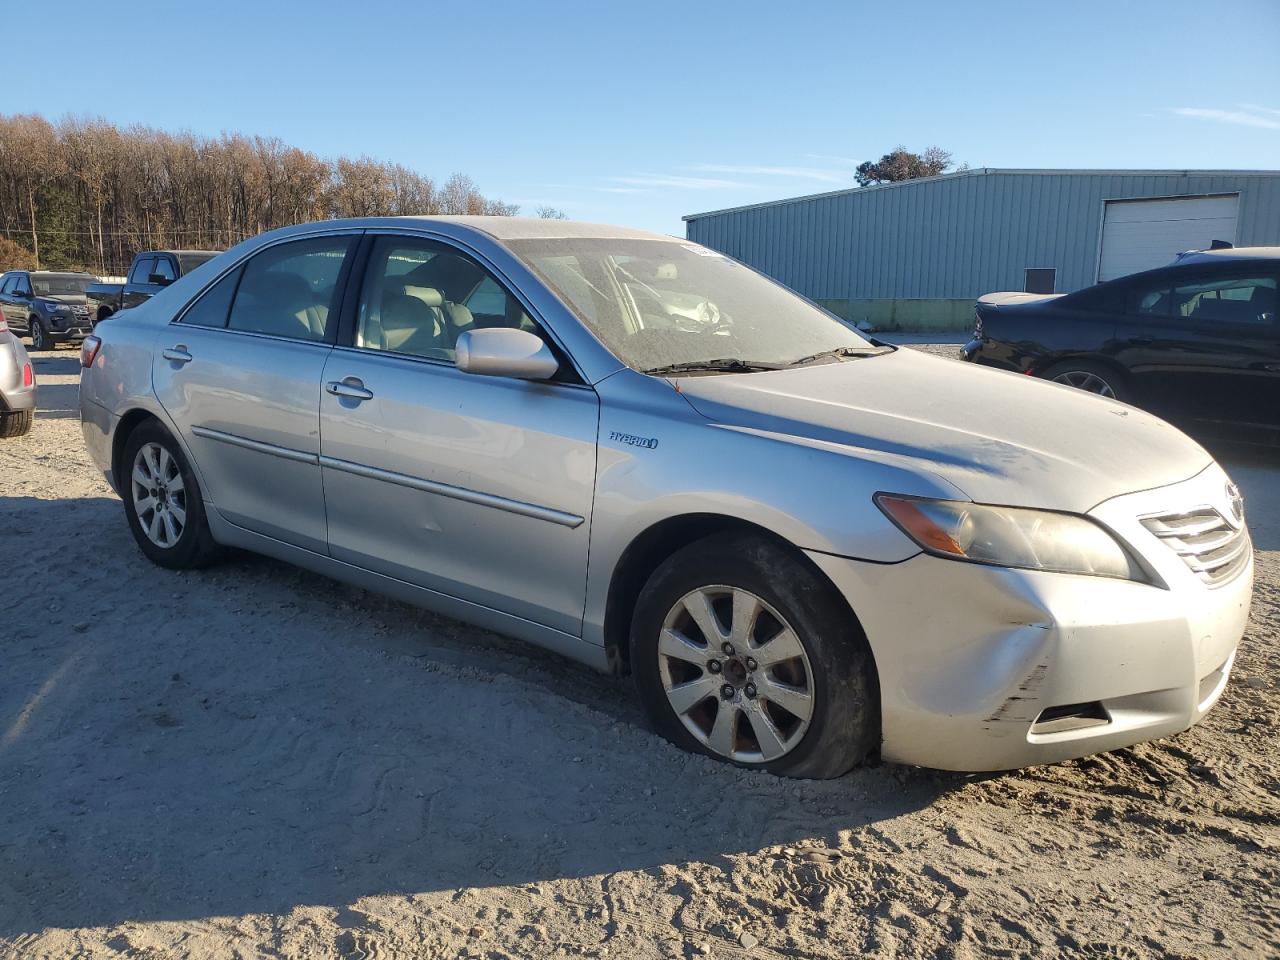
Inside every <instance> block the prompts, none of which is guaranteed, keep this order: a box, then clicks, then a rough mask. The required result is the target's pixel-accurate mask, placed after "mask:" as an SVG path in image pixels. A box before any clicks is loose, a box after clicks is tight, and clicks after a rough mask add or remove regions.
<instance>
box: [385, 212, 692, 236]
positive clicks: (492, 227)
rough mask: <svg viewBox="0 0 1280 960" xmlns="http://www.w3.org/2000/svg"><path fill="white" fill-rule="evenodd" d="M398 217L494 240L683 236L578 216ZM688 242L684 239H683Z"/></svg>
mask: <svg viewBox="0 0 1280 960" xmlns="http://www.w3.org/2000/svg"><path fill="white" fill-rule="evenodd" d="M394 219H395V220H397V221H401V222H403V221H405V220H418V221H421V222H423V223H452V224H457V225H458V226H461V227H470V228H471V229H473V230H479V231H481V232H483V233H487V234H488V235H489V236H491V237H493V238H494V239H495V240H560V239H571V238H572V239H631V240H671V241H675V240H682V239H683V238H681V237H673V236H669V235H666V234H661V233H651V232H649V231H648V230H635V229H632V228H631V227H615V226H610V225H609V224H604V223H583V222H581V221H578V220H553V219H543V218H541V217H492V216H432V217H396V218H394ZM686 242H687V241H686Z"/></svg>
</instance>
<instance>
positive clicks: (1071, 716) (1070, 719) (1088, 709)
mask: <svg viewBox="0 0 1280 960" xmlns="http://www.w3.org/2000/svg"><path fill="white" fill-rule="evenodd" d="M1110 722H1111V715H1110V714H1109V713H1107V708H1106V707H1104V706H1103V705H1102V702H1101V701H1099V700H1092V701H1090V702H1089V703H1064V704H1062V705H1061V706H1057V707H1049V708H1048V709H1047V710H1043V711H1041V713H1040V716H1039V717H1037V718H1036V722H1035V723H1033V724H1032V725H1031V732H1032V733H1066V732H1068V731H1070V730H1084V729H1086V728H1088V727H1100V726H1105V725H1106V724H1108V723H1110Z"/></svg>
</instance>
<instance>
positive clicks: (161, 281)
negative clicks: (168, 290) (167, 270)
mask: <svg viewBox="0 0 1280 960" xmlns="http://www.w3.org/2000/svg"><path fill="white" fill-rule="evenodd" d="M147 283H154V284H155V285H156V286H159V287H167V286H168V285H169V284H171V283H173V281H172V280H170V279H169V278H168V277H166V276H165V275H164V274H163V273H152V274H149V275H148V276H147Z"/></svg>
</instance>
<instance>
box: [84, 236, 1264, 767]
mask: <svg viewBox="0 0 1280 960" xmlns="http://www.w3.org/2000/svg"><path fill="white" fill-rule="evenodd" d="M82 361H83V364H84V370H83V375H82V380H81V393H80V397H81V416H82V420H83V429H84V436H85V439H86V442H87V443H88V447H89V450H90V451H91V452H92V455H93V457H94V458H95V460H96V461H97V463H98V464H99V465H100V467H101V469H102V471H103V473H104V474H105V476H106V477H107V479H108V480H109V481H110V482H111V484H112V485H113V486H114V488H115V489H116V490H117V491H118V492H119V494H120V495H121V498H122V499H123V501H124V509H125V514H126V516H127V518H128V522H129V525H130V527H131V529H132V531H133V534H134V537H135V539H136V540H137V543H138V545H139V547H140V548H141V550H142V551H143V552H144V553H145V554H146V555H147V556H148V557H149V558H150V559H151V560H153V561H154V562H156V563H158V564H161V565H163V566H167V567H193V566H199V565H201V564H205V563H207V562H209V561H210V560H211V559H213V558H214V557H215V556H217V554H218V551H219V548H220V547H221V546H234V547H239V548H243V549H248V550H253V551H257V552H259V553H263V554H267V555H270V556H273V557H277V558H281V559H283V560H287V561H290V562H292V563H296V564H298V565H300V566H303V567H307V568H310V569H312V570H316V571H320V572H321V573H324V574H328V575H330V576H333V577H336V578H340V579H343V580H347V581H350V582H352V583H355V584H359V585H361V586H364V587H367V588H369V589H372V590H379V591H384V592H386V593H389V594H393V595H395V596H398V597H400V598H403V599H404V600H407V601H409V602H412V603H417V604H421V605H423V606H426V607H430V608H432V609H434V610H437V611H441V612H443V613H446V614H449V615H452V616H455V617H458V618H460V619H464V620H468V621H471V622H473V623H477V624H480V625H482V626H485V627H488V628H490V629H493V630H496V631H500V632H503V633H507V634H511V635H515V636H518V637H522V638H524V639H527V640H529V641H532V642H534V643H538V644H541V645H543V646H546V647H549V648H551V649H553V650H557V651H560V652H561V653H564V654H566V655H568V656H570V657H573V658H575V659H578V660H581V661H584V662H586V663H588V664H591V665H593V666H595V667H598V668H599V669H601V670H608V671H616V672H629V673H631V674H632V675H633V676H634V678H635V680H636V683H637V686H638V688H639V694H640V697H641V698H642V699H643V701H644V703H645V705H646V707H647V708H648V710H649V712H650V714H651V716H652V718H653V721H654V723H655V725H656V726H657V728H658V729H659V730H660V731H661V732H662V733H663V734H664V735H666V736H667V737H669V738H670V739H671V740H672V741H674V742H675V743H677V744H679V745H681V746H684V747H686V748H688V749H690V750H696V751H702V752H704V753H707V754H710V755H712V756H715V757H718V758H721V759H724V760H727V761H731V762H734V763H737V764H741V765H743V766H747V767H760V768H764V769H767V770H770V771H774V772H776V773H780V774H787V775H791V776H800V777H831V776H837V775H839V774H841V773H843V772H844V771H846V770H848V769H849V768H850V767H851V766H853V765H855V764H857V763H858V762H860V761H862V760H863V759H865V758H866V757H868V756H869V755H872V754H877V753H878V754H880V755H882V756H883V757H885V758H886V759H890V760H896V761H901V762H905V763H914V764H921V765H926V766H933V767H942V768H950V769H962V770H991V769H1002V768H1009V767H1016V766H1021V765H1025V764H1034V763H1043V762H1049V761H1056V760H1061V759H1064V758H1068V757H1077V756H1082V755H1085V754H1088V753H1092V752H1096V751H1100V750H1108V749H1113V748H1116V747H1120V746H1124V745H1128V744H1132V743H1135V742H1138V741H1141V740H1146V739H1150V738H1152V737H1158V736H1164V735H1168V734H1173V733H1177V732H1179V731H1181V730H1184V729H1186V728H1187V727H1189V726H1191V725H1192V724H1193V723H1195V722H1197V721H1198V720H1199V719H1200V718H1201V717H1203V716H1204V715H1205V713H1206V712H1207V711H1208V710H1209V709H1210V707H1212V705H1213V704H1214V703H1215V702H1216V700H1217V698H1218V696H1219V695H1220V694H1221V692H1222V689H1223V686H1224V685H1225V683H1226V681H1227V676H1228V674H1229V672H1230V669H1231V664H1232V660H1233V657H1234V655H1235V650H1236V645H1237V643H1238V641H1239V639H1240V637H1241V634H1242V631H1243V629H1244V624H1245V620H1246V617H1247V614H1248V608H1249V601H1250V594H1251V589H1252V573H1253V568H1252V562H1253V561H1252V551H1251V549H1250V543H1249V536H1248V533H1247V531H1246V528H1245V524H1244V514H1243V507H1242V505H1241V502H1240V498H1239V495H1238V494H1237V493H1236V491H1235V488H1234V487H1233V486H1232V485H1231V483H1230V482H1229V480H1228V478H1227V477H1226V475H1225V474H1224V473H1223V471H1222V470H1221V469H1220V468H1219V467H1218V465H1217V464H1216V463H1215V462H1214V461H1213V459H1212V458H1211V457H1210V456H1209V455H1208V454H1207V453H1205V451H1204V450H1202V449H1201V448H1200V447H1199V446H1197V445H1196V444H1195V443H1194V442H1192V441H1191V440H1190V439H1188V438H1187V437H1186V436H1184V435H1183V434H1181V433H1179V432H1178V431H1177V430H1175V429H1173V428H1172V427H1170V426H1168V425H1167V424H1165V423H1164V422H1162V421H1160V420H1158V419H1156V418H1154V417H1152V416H1150V415H1148V414H1145V413H1143V412H1141V411H1139V410H1136V409H1133V408H1132V407H1128V406H1124V405H1122V404H1119V403H1115V402H1112V401H1107V400H1102V399H1100V398H1097V397H1092V396H1088V395H1085V394H1082V393H1080V392H1078V391H1075V390H1071V389H1069V388H1066V387H1061V386H1057V385H1054V384H1049V383H1045V382H1041V381H1036V380H1031V379H1030V378H1026V377H1020V376H1017V375H1015V374H1005V373H1000V372H995V371H989V370H980V369H976V368H974V367H972V366H969V365H967V364H957V363H953V362H951V361H948V360H942V359H937V358H933V357H928V356H925V355H922V354H920V353H916V352H913V351H909V350H898V349H895V348H893V347H891V346H887V345H883V344H879V343H876V342H873V341H868V340H866V339H864V338H863V337H862V336H860V335H859V334H858V333H857V331H855V330H853V329H851V328H850V327H849V326H848V325H846V324H845V323H843V322H841V321H840V320H838V319H836V318H834V317H832V316H831V315H830V314H828V313H826V312H824V311H822V310H821V309H819V308H817V307H816V306H814V305H813V304H811V303H809V302H808V301H805V300H802V299H801V298H799V297H797V296H795V295H794V294H792V293H790V292H789V291H787V290H786V289H784V288H782V287H780V286H778V285H777V284H775V283H774V282H773V281H771V280H769V279H767V278H765V277H763V276H761V275H759V274H757V273H754V272H753V271H751V270H749V269H747V268H746V267H744V266H742V265H741V264H739V263H737V262H735V261H733V260H730V259H728V258H726V257H724V256H721V255H720V254H718V253H716V252H714V251H712V250H709V249H706V248H704V247H700V246H697V245H695V244H691V243H687V242H685V241H682V240H678V239H673V238H670V237H662V236H655V235H652V234H648V233H642V232H638V231H633V230H625V229H619V228H611V227H600V226H594V225H589V224H574V223H566V222H562V221H543V220H538V221H533V220H521V219H514V218H485V217H477V218H466V217H460V218H404V219H399V218H398V219H366V220H351V221H333V222H326V223H316V224H310V225H304V226H298V227H290V228H287V229H284V230H279V231H275V232H273V233H269V234H266V235H264V236H261V237H257V238H255V239H253V240H250V241H247V242H245V243H243V244H241V245H240V246H238V247H236V248H234V249H232V250H230V251H228V252H226V253H225V254H222V255H221V256H220V257H218V258H217V259H216V260H214V261H213V262H212V263H211V265H209V266H208V267H206V268H205V269H204V270H201V271H199V273H198V274H196V275H194V276H192V277H189V278H183V279H181V280H179V281H178V282H177V283H174V284H173V285H172V286H170V287H168V288H166V289H165V290H164V291H163V292H161V293H160V294H158V295H157V296H156V297H155V298H154V299H152V300H150V301H149V302H147V303H146V304H144V305H142V306H140V307H138V308H136V309H134V310H130V311H126V312H124V313H121V314H119V315H118V316H116V317H114V318H113V319H112V321H111V323H110V324H105V325H103V326H102V327H100V328H99V330H98V331H97V333H96V335H95V336H92V337H90V338H89V339H88V340H87V341H86V343H85V346H84V350H83V353H82Z"/></svg>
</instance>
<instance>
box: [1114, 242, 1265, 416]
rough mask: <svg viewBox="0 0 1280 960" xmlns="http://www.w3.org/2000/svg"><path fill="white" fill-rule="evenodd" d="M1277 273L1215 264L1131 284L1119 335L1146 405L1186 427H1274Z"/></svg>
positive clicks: (1164, 273)
mask: <svg viewBox="0 0 1280 960" xmlns="http://www.w3.org/2000/svg"><path fill="white" fill-rule="evenodd" d="M1277 279H1278V278H1277V271H1276V270H1275V269H1274V268H1271V267H1268V266H1259V265H1257V264H1253V265H1249V264H1243V265H1242V264H1232V263H1225V264H1211V265H1207V266H1203V267H1197V268H1195V269H1178V270H1168V271H1160V272H1158V273H1154V274H1150V275H1148V276H1147V277H1145V278H1143V279H1142V280H1141V281H1139V282H1136V283H1135V284H1134V285H1133V286H1132V288H1131V292H1130V297H1129V298H1128V310H1127V312H1126V316H1125V318H1124V320H1123V321H1122V330H1121V334H1120V336H1119V337H1118V338H1117V339H1118V340H1120V341H1121V344H1122V347H1121V350H1120V353H1119V355H1118V357H1117V359H1119V360H1121V362H1122V363H1124V364H1125V366H1126V367H1128V369H1129V370H1130V375H1131V379H1132V382H1133V385H1134V388H1135V391H1136V392H1137V395H1138V400H1139V402H1140V403H1142V404H1143V405H1148V406H1150V408H1151V409H1153V410H1155V411H1156V412H1157V413H1161V414H1162V415H1165V416H1168V417H1169V418H1170V419H1174V420H1176V421H1178V422H1180V423H1185V424H1187V425H1189V426H1193V427H1199V428H1200V429H1207V430H1208V432H1215V433H1216V432H1219V431H1218V430H1217V429H1216V428H1217V427H1218V426H1223V427H1226V426H1228V425H1239V424H1244V425H1250V426H1261V427H1267V428H1277V427H1280V344H1278V343H1277V330H1278V327H1277V319H1276V315H1277Z"/></svg>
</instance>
